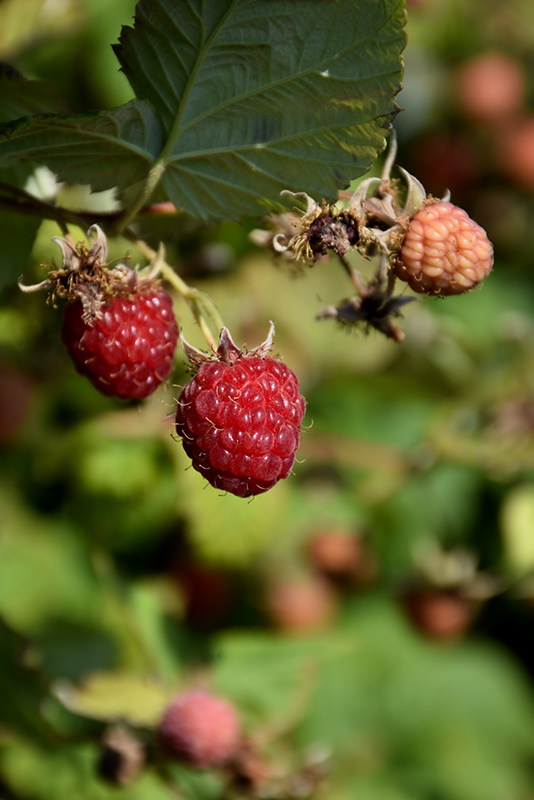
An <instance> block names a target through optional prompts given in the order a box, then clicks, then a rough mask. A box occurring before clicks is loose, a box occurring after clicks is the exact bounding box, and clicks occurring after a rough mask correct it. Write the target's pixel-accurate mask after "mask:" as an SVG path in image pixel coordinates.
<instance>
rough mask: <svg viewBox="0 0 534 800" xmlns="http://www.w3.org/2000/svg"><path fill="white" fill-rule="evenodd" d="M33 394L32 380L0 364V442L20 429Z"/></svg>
mask: <svg viewBox="0 0 534 800" xmlns="http://www.w3.org/2000/svg"><path fill="white" fill-rule="evenodd" d="M33 395H34V386H33V383H32V381H31V380H30V379H29V378H28V377H27V376H26V375H23V374H22V373H21V372H17V371H16V370H13V369H11V368H10V367H7V366H1V365H0V443H3V442H9V441H11V440H12V439H14V438H15V437H16V436H17V434H18V433H19V432H20V431H21V429H22V428H23V426H24V423H25V421H26V419H27V417H28V413H29V411H30V407H31V403H32V400H33Z"/></svg>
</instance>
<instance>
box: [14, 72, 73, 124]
mask: <svg viewBox="0 0 534 800" xmlns="http://www.w3.org/2000/svg"><path fill="white" fill-rule="evenodd" d="M67 111H68V108H67V103H66V100H65V99H64V98H63V97H62V95H61V94H60V93H59V92H58V91H57V90H56V89H54V87H52V86H48V84H46V83H43V82H42V81H30V80H26V78H24V77H23V76H22V75H20V74H19V73H18V72H17V71H16V70H14V69H13V68H10V67H8V65H6V64H3V65H0V122H8V121H9V120H10V119H18V118H19V117H24V116H26V115H27V114H42V113H44V112H50V113H66V112H67Z"/></svg>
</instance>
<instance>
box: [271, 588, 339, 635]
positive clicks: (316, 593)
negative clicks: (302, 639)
mask: <svg viewBox="0 0 534 800" xmlns="http://www.w3.org/2000/svg"><path fill="white" fill-rule="evenodd" d="M336 601H337V596H336V594H335V592H334V590H333V589H332V587H331V586H330V585H329V584H328V583H327V582H326V581H325V580H324V579H323V578H320V577H318V576H315V575H310V576H299V577H295V578H293V577H291V578H289V577H288V578H280V579H278V580H275V581H273V582H272V583H271V584H270V585H269V587H268V588H267V592H266V596H265V611H266V613H267V616H268V617H269V619H270V620H271V622H272V623H273V625H274V626H275V627H276V628H278V629H280V630H282V631H286V632H288V633H309V632H313V631H316V630H320V629H321V628H324V627H326V626H327V625H328V624H329V623H330V621H331V620H332V618H333V616H334V613H335V610H336V606H337V602H336Z"/></svg>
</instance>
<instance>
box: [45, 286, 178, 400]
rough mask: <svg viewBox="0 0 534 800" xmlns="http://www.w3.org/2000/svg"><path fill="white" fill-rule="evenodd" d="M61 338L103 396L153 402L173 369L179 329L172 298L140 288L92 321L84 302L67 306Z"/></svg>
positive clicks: (158, 290) (116, 299)
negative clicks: (143, 399)
mask: <svg viewBox="0 0 534 800" xmlns="http://www.w3.org/2000/svg"><path fill="white" fill-rule="evenodd" d="M61 339H62V341H63V343H64V344H65V346H66V348H67V351H68V353H69V355H70V357H71V359H72V361H73V363H74V366H75V367H76V369H77V370H78V372H80V373H81V374H82V375H85V376H86V377H87V378H89V380H90V381H91V383H92V384H93V385H94V386H95V387H96V388H97V389H98V390H99V391H100V392H102V394H105V395H111V396H113V397H118V398H120V399H122V400H127V399H131V398H143V397H148V395H149V394H152V392H153V391H154V390H155V389H156V388H157V387H158V386H159V384H160V383H161V382H162V381H164V380H165V379H166V378H167V377H168V375H169V373H170V371H171V369H172V365H173V359H174V351H175V348H176V342H177V339H178V328H177V325H176V320H175V318H174V313H173V309H172V299H171V297H170V295H169V294H168V293H167V292H166V291H164V290H163V289H161V288H154V286H153V284H149V288H146V289H145V288H143V282H142V281H140V282H139V284H138V288H137V287H136V289H134V291H133V293H132V294H129V295H128V296H125V297H123V296H120V295H119V296H117V297H113V298H112V299H111V300H110V301H108V302H107V303H105V304H104V305H103V306H102V307H101V308H100V311H99V315H98V316H96V317H95V318H94V319H93V320H92V321H86V320H85V319H84V306H83V303H82V301H81V300H74V301H73V302H70V303H68V304H67V306H66V308H65V312H64V317H63V326H62V329H61Z"/></svg>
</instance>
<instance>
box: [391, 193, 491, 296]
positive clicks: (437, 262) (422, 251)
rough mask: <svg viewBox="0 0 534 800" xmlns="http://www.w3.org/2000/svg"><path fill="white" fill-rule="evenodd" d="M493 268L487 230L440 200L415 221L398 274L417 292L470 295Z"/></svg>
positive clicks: (413, 218) (456, 207) (423, 209)
mask: <svg viewBox="0 0 534 800" xmlns="http://www.w3.org/2000/svg"><path fill="white" fill-rule="evenodd" d="M492 266H493V248H492V246H491V243H490V241H489V239H488V237H487V236H486V232H485V231H484V229H483V228H481V227H480V225H477V223H476V222H473V220H472V219H471V218H470V217H469V216H468V215H467V214H466V212H465V211H463V210H462V209H461V208H458V206H455V205H453V204H452V203H449V202H447V201H444V200H440V201H437V202H434V203H432V204H429V205H426V206H423V207H422V208H420V209H419V211H417V212H416V213H415V214H414V216H413V217H412V219H411V221H410V223H409V226H408V229H407V231H406V234H405V237H404V241H403V244H402V248H401V251H400V254H399V258H398V260H397V262H396V263H395V265H394V270H395V274H396V275H397V277H398V278H400V279H401V280H403V281H406V282H407V283H408V284H409V286H410V287H411V288H412V289H413V290H414V292H420V293H423V294H429V295H442V296H445V295H454V294H462V293H463V292H467V291H469V290H470V289H472V288H473V287H474V286H476V285H477V284H478V283H480V282H481V281H482V280H484V278H485V277H486V276H487V275H488V274H489V273H490V272H491V268H492Z"/></svg>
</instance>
